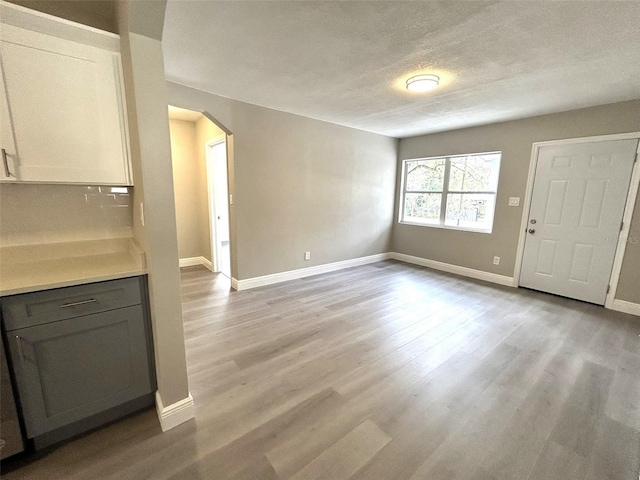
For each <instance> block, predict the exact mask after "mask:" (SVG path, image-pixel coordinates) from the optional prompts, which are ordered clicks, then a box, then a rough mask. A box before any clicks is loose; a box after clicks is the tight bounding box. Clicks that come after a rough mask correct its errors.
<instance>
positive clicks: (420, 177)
mask: <svg viewBox="0 0 640 480" xmlns="http://www.w3.org/2000/svg"><path fill="white" fill-rule="evenodd" d="M444 163H445V160H444V158H437V159H435V160H412V161H410V162H406V164H405V168H406V169H407V185H406V186H405V190H407V191H413V192H415V191H416V190H417V191H439V192H441V191H442V187H443V185H444Z"/></svg>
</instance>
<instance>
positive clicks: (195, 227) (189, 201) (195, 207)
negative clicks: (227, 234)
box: [169, 116, 224, 261]
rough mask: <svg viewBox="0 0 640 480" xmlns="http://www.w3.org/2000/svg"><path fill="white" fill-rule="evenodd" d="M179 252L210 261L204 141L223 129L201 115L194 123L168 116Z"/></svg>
mask: <svg viewBox="0 0 640 480" xmlns="http://www.w3.org/2000/svg"><path fill="white" fill-rule="evenodd" d="M169 129H170V131H171V157H172V162H173V186H174V195H175V202H176V227H177V230H178V255H179V256H180V258H190V257H201V256H202V257H204V258H206V259H207V260H209V261H211V230H210V218H211V217H210V215H209V195H208V191H207V157H206V144H207V142H208V141H209V140H215V139H220V138H224V132H223V131H222V130H220V129H219V128H218V127H217V126H216V125H214V124H213V123H212V122H210V121H209V120H208V119H207V118H205V117H204V116H203V117H201V118H200V119H199V120H197V121H195V122H191V121H186V120H178V119H170V120H169Z"/></svg>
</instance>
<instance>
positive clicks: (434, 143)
mask: <svg viewBox="0 0 640 480" xmlns="http://www.w3.org/2000/svg"><path fill="white" fill-rule="evenodd" d="M633 131H640V100H633V101H629V102H621V103H616V104H611V105H603V106H599V107H593V108H585V109H581V110H573V111H570V112H563V113H556V114H551V115H543V116H539V117H532V118H527V119H524V120H516V121H511V122H504V123H496V124H492V125H486V126H482V127H474V128H466V129H461V130H455V131H450V132H443V133H436V134H432V135H423V136H419V137H412V138H404V139H401V140H400V144H399V164H398V165H399V166H398V168H400V161H402V160H404V159H407V158H416V157H428V156H436V155H454V154H463V153H473V152H487V151H497V150H500V151H502V164H501V171H500V183H499V187H498V198H497V206H496V216H495V223H494V228H493V232H492V233H491V234H484V233H472V232H463V231H455V230H445V229H437V228H427V227H420V226H413V225H401V224H399V223H397V217H398V198H399V189H400V182H399V179H398V181H397V183H396V208H395V218H396V221H395V222H394V226H393V236H392V249H393V251H395V252H399V253H404V254H407V255H414V256H417V257H422V258H426V259H430V260H436V261H439V262H445V263H450V264H454V265H460V266H464V267H469V268H473V269H477V270H483V271H487V272H492V273H497V274H501V275H507V276H513V274H514V268H515V261H516V258H515V257H516V250H517V247H518V236H519V233H520V222H521V219H522V213H523V211H522V204H523V203H524V202H523V200H524V194H525V189H526V183H527V174H528V168H529V162H530V159H531V149H532V144H533V143H534V142H541V141H546V140H558V139H563V138H575V137H586V136H592V135H604V134H612V133H623V132H633ZM399 171H400V170H399ZM399 177H400V175H399ZM509 197H520V198H521V206H520V207H509V206H508V205H507V202H508V199H509ZM630 235H631V236H632V237H633V236H635V237H640V214H639V213H638V209H636V212H635V217H634V221H633V223H632V225H631V233H630ZM495 255H497V256H499V257H501V264H500V265H499V266H494V265H493V264H492V260H493V257H494V256H495ZM639 272H640V245H639V244H633V243H631V244H629V245H628V247H627V253H626V255H625V259H624V266H623V270H622V276H621V278H620V283H619V290H618V295H617V297H618V298H619V299H622V300H627V301H631V302H637V303H640V273H639Z"/></svg>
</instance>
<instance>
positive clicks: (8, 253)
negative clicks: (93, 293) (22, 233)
mask: <svg viewBox="0 0 640 480" xmlns="http://www.w3.org/2000/svg"><path fill="white" fill-rule="evenodd" d="M146 273H147V269H146V257H145V254H144V252H143V251H142V250H141V249H140V248H139V247H138V246H137V245H136V243H135V241H134V240H133V239H132V238H123V239H113V240H94V241H89V242H67V243H58V244H46V245H24V246H11V247H0V296H7V295H16V294H19V293H29V292H35V291H38V290H49V289H52V288H60V287H68V286H71V285H81V284H85V283H92V282H101V281H105V280H114V279H117V278H125V277H133V276H138V275H144V274H146Z"/></svg>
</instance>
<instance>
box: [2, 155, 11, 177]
mask: <svg viewBox="0 0 640 480" xmlns="http://www.w3.org/2000/svg"><path fill="white" fill-rule="evenodd" d="M8 157H9V155H7V151H6V150H5V149H4V148H3V149H2V164H3V165H4V176H5V177H7V178H9V177H11V172H10V171H9V158H8Z"/></svg>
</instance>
